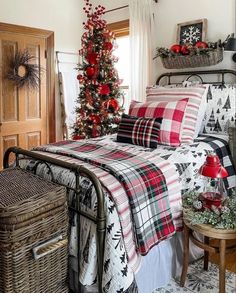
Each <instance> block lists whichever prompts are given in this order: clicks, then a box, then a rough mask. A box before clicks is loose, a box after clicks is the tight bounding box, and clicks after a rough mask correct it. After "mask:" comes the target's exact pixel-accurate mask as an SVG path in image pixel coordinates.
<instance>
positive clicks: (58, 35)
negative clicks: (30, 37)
mask: <svg viewBox="0 0 236 293" xmlns="http://www.w3.org/2000/svg"><path fill="white" fill-rule="evenodd" d="M82 5H83V1H81V0H69V1H68V0H59V1H58V0H40V1H38V0H21V1H19V0H0V21H1V22H5V23H11V24H17V25H24V26H29V27H35V28H41V29H47V30H51V31H54V33H55V50H66V51H77V50H78V48H79V46H80V35H81V31H82V16H81V11H82Z"/></svg>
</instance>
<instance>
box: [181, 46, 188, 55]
mask: <svg viewBox="0 0 236 293" xmlns="http://www.w3.org/2000/svg"><path fill="white" fill-rule="evenodd" d="M180 52H181V54H182V55H189V53H190V51H189V48H188V46H182V48H181V50H180Z"/></svg>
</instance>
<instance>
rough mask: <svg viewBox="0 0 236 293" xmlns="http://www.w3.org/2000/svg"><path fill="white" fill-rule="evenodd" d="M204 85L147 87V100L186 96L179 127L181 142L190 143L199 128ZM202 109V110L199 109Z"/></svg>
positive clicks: (171, 99)
mask: <svg viewBox="0 0 236 293" xmlns="http://www.w3.org/2000/svg"><path fill="white" fill-rule="evenodd" d="M206 90H207V89H206V86H203V85H201V86H199V87H197V86H196V87H187V88H185V87H172V88H166V87H160V86H154V87H147V88H146V94H147V101H148V102H149V101H178V100H180V99H183V98H188V104H187V106H186V110H185V113H184V118H183V124H182V129H181V136H180V142H181V144H190V143H192V142H193V140H194V138H195V137H197V135H198V132H199V130H200V128H201V124H202V119H203V117H204V114H205V108H206V98H204V96H205V95H204V94H206ZM200 109H202V111H200Z"/></svg>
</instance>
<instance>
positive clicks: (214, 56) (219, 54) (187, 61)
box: [161, 47, 223, 69]
mask: <svg viewBox="0 0 236 293" xmlns="http://www.w3.org/2000/svg"><path fill="white" fill-rule="evenodd" d="M222 60H223V48H222V47H217V49H215V50H213V51H210V52H209V54H208V55H192V56H189V55H188V56H179V55H178V56H173V57H165V58H163V57H161V61H162V64H163V66H164V67H165V68H167V69H181V68H193V67H204V66H211V65H215V64H217V63H220V62H221V61H222Z"/></svg>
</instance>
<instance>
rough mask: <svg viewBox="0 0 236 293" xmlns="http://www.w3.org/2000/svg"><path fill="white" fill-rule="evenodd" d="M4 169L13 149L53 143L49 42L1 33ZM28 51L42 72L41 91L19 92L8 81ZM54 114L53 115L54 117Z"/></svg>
mask: <svg viewBox="0 0 236 293" xmlns="http://www.w3.org/2000/svg"><path fill="white" fill-rule="evenodd" d="M0 42H1V43H0V64H1V66H0V169H1V167H2V159H3V154H4V152H5V150H6V149H7V148H8V147H10V146H19V147H21V148H24V149H31V148H33V147H35V146H37V145H41V144H46V143H48V142H49V105H48V89H47V81H48V76H47V75H48V74H49V72H48V65H47V59H46V52H47V51H46V49H47V39H46V38H45V37H44V36H34V35H33V34H32V33H29V34H27V33H26V32H25V31H24V32H23V33H19V32H9V31H1V30H0ZM24 50H28V52H29V53H30V55H32V56H34V57H35V59H34V60H33V61H32V62H33V63H35V64H38V65H39V66H40V68H41V69H42V70H41V72H40V82H39V87H38V89H32V88H28V87H27V86H23V87H21V88H17V86H16V85H15V83H14V82H13V81H10V80H8V79H7V78H6V76H7V74H8V72H9V67H10V63H11V62H10V61H11V60H12V58H13V57H14V55H15V53H16V52H19V51H20V52H23V51H24ZM51 114H53V113H51Z"/></svg>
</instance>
